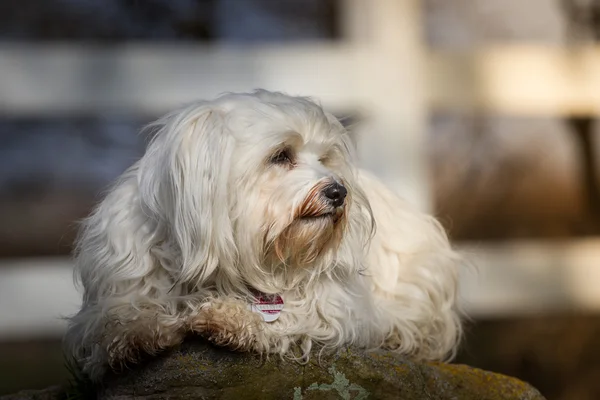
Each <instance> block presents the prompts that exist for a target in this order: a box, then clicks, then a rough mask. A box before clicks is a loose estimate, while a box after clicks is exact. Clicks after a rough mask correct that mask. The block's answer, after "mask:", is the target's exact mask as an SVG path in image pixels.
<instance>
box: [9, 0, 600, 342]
mask: <svg viewBox="0 0 600 400" xmlns="http://www.w3.org/2000/svg"><path fill="white" fill-rule="evenodd" d="M343 10H344V21H345V27H344V32H345V39H344V40H342V41H341V42H339V43H314V44H310V43H308V44H296V45H286V46H274V45H265V46H256V45H255V46H249V47H244V48H240V47H225V48H223V47H218V48H217V47H211V46H189V45H188V46H179V45H169V46H166V45H160V46H157V45H152V46H149V45H143V44H128V45H121V46H119V47H115V48H100V47H97V48H94V47H90V46H78V45H71V44H69V45H67V44H61V45H49V44H44V45H33V44H27V45H25V44H11V43H4V44H1V45H0V71H2V77H1V79H0V110H1V111H2V112H4V113H10V114H13V115H41V114H53V115H55V114H60V113H85V112H91V111H98V110H100V111H105V112H115V113H140V114H147V113H153V114H155V113H161V112H164V111H166V110H168V109H171V108H173V107H175V106H176V105H178V104H180V103H183V102H186V101H189V100H192V99H196V98H210V97H214V96H215V95H217V94H219V93H221V92H223V91H246V90H251V89H254V88H257V87H262V88H267V89H274V90H283V91H286V92H289V93H292V94H303V95H310V96H314V97H317V98H319V99H320V100H321V101H322V102H323V104H324V105H325V106H326V107H328V108H330V109H332V110H342V111H345V110H353V111H354V110H356V111H360V112H361V113H362V114H363V115H365V116H367V118H368V119H370V120H371V121H373V124H372V125H370V127H369V129H368V131H363V132H362V138H364V139H365V140H361V141H359V155H360V156H361V160H362V163H363V166H364V167H366V168H368V169H371V170H373V171H374V172H375V173H376V174H378V175H380V176H381V177H382V178H383V179H384V180H386V181H387V182H388V184H389V185H391V186H392V187H393V188H394V189H396V190H397V191H399V192H401V193H402V194H403V195H404V196H405V197H407V198H408V199H409V200H411V201H412V202H413V203H415V204H417V205H418V206H419V207H420V208H421V209H423V210H430V209H431V204H430V201H431V200H430V194H429V188H428V180H427V166H426V161H425V158H424V156H425V152H424V142H425V123H426V114H427V111H428V109H432V108H441V109H454V110H463V111H465V110H466V111H473V110H480V109H483V110H487V111H495V112H505V113H510V114H523V113H525V114H532V115H539V114H553V115H556V114H562V115H566V114H582V113H585V114H594V115H598V114H600V112H599V111H600V50H599V49H595V48H586V49H582V50H578V51H567V50H564V49H561V48H547V47H546V48H541V47H531V46H530V47H515V46H513V47H499V48H492V49H485V50H482V51H479V52H477V53H474V54H462V55H461V54H441V53H431V52H427V51H426V49H425V48H424V47H423V46H422V40H421V36H422V33H421V27H420V15H419V12H420V2H419V1H418V0H403V1H397V0H370V1H368V0H346V1H345V2H344V8H343ZM524 88H526V90H524ZM465 250H467V252H468V253H469V254H471V255H472V256H473V257H474V259H475V261H476V263H477V265H478V267H479V271H480V272H479V275H477V276H475V275H473V274H471V273H467V274H466V275H465V276H464V277H463V298H464V301H465V304H466V306H467V309H469V310H471V311H472V312H473V313H475V314H477V315H498V314H506V313H522V312H528V311H536V310H540V309H546V310H555V309H558V308H570V307H576V308H579V307H581V308H587V309H596V308H598V307H599V306H600V298H598V297H599V296H597V295H595V291H594V290H593V288H594V284H595V283H596V282H600V276H598V273H596V272H595V267H596V264H600V243H598V242H596V241H590V242H581V243H579V242H578V243H576V242H571V243H564V244H561V245H559V246H556V245H553V244H545V243H526V242H521V243H515V244H511V245H509V246H500V245H492V246H485V247H483V246H482V247H478V248H476V249H475V252H474V253H473V249H472V247H468V248H466V249H465ZM598 267H599V268H600V265H598ZM70 269H71V265H70V261H69V260H65V259H57V260H46V259H40V260H25V261H23V262H21V263H14V264H13V263H11V264H10V265H6V266H4V265H3V266H1V267H0V336H14V335H23V334H36V333H42V332H44V333H59V332H61V331H62V329H64V322H63V321H60V320H59V319H57V317H59V315H64V314H69V313H71V312H72V311H74V310H75V309H76V307H77V303H78V296H77V294H76V292H75V290H74V288H73V287H72V285H71V284H70Z"/></svg>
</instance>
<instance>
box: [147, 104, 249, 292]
mask: <svg viewBox="0 0 600 400" xmlns="http://www.w3.org/2000/svg"><path fill="white" fill-rule="evenodd" d="M159 124H160V125H161V126H160V129H159V131H158V133H157V134H156V136H155V138H154V140H153V142H152V143H151V144H150V146H149V147H148V151H147V153H146V156H145V157H144V158H143V159H142V161H141V164H140V192H141V197H142V200H143V201H144V202H145V206H146V207H148V208H149V209H150V210H151V211H152V213H153V214H156V215H158V216H159V218H161V219H164V221H163V222H164V227H165V230H166V235H167V238H168V239H167V240H170V241H172V242H174V244H175V245H176V246H177V248H178V249H177V250H178V252H179V253H180V254H179V256H180V259H179V260H177V261H175V263H176V264H177V265H175V266H173V269H174V270H173V271H172V273H174V274H176V276H174V277H173V278H174V279H175V280H176V281H178V282H180V283H184V282H186V283H190V282H193V283H197V284H201V283H202V282H205V281H206V280H207V279H208V278H209V277H210V276H211V275H212V274H213V273H214V272H215V270H216V268H217V265H219V264H222V265H223V264H229V265H232V264H233V263H234V262H235V257H236V254H237V252H236V251H235V244H234V241H233V234H232V228H231V221H230V218H229V205H230V203H229V198H230V196H229V182H228V176H229V163H230V159H231V153H232V151H233V147H234V139H233V137H232V136H231V135H230V134H229V133H228V131H227V130H226V127H225V124H224V116H223V115H222V113H221V112H220V111H219V110H215V109H213V107H211V105H208V104H204V105H195V106H191V107H188V108H187V109H185V110H183V111H180V112H178V113H176V114H173V115H170V116H167V117H166V118H165V119H163V121H159ZM157 172H158V173H157Z"/></svg>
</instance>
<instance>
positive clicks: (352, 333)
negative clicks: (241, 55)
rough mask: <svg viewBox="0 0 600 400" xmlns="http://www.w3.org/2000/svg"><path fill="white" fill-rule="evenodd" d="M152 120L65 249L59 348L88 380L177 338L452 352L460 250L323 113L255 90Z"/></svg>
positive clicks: (439, 355)
mask: <svg viewBox="0 0 600 400" xmlns="http://www.w3.org/2000/svg"><path fill="white" fill-rule="evenodd" d="M152 126H153V127H154V128H155V129H156V133H155V136H154V138H153V140H152V142H151V143H150V145H149V147H148V149H147V152H146V154H145V155H144V156H143V158H142V159H141V160H140V161H139V162H137V163H136V164H135V165H133V166H132V167H131V168H130V169H129V170H128V171H126V172H125V173H124V174H123V176H122V177H121V178H120V179H119V181H118V182H117V183H116V185H115V186H114V187H113V188H112V190H111V191H110V192H109V193H108V196H107V197H106V198H105V200H104V201H103V202H102V203H101V204H100V205H99V206H98V208H97V209H96V210H95V212H94V213H93V214H92V215H91V216H90V217H89V218H88V219H87V220H86V221H85V223H84V225H83V229H82V231H81V233H80V237H79V239H78V243H77V244H78V246H77V251H76V274H77V276H78V278H79V280H80V281H81V283H82V284H83V288H84V291H85V292H84V295H83V306H82V308H81V311H80V312H79V313H78V314H77V315H75V316H74V317H73V318H72V319H71V321H70V327H69V330H68V332H67V335H66V348H67V350H68V352H69V353H70V354H71V355H72V356H73V357H74V358H75V360H76V361H77V362H78V364H79V365H80V367H81V369H82V370H83V372H84V373H86V374H87V375H89V376H90V377H91V378H92V379H93V380H99V379H101V377H102V376H103V374H104V372H105V371H106V370H107V369H108V368H110V367H112V368H120V367H122V366H123V365H124V364H127V363H130V362H135V361H137V360H139V358H140V357H141V356H143V355H144V354H155V353H157V352H159V351H161V350H163V349H166V348H169V347H172V346H175V345H177V344H179V343H181V342H182V340H183V338H184V336H185V335H187V334H190V333H196V334H199V335H203V336H204V337H206V338H208V339H209V340H211V341H213V342H214V343H216V344H217V345H221V346H227V347H229V348H232V349H237V350H243V351H254V352H257V353H260V354H281V355H284V356H290V357H292V358H296V359H298V358H306V357H308V355H309V353H310V350H311V348H312V347H313V345H315V344H316V345H319V346H320V347H321V348H325V349H326V348H336V347H338V346H343V345H356V346H361V347H364V348H377V347H383V348H388V349H392V350H394V351H397V352H400V353H403V354H406V355H410V356H414V357H416V358H419V359H445V358H448V357H450V356H452V355H453V353H454V352H455V349H456V346H457V342H458V340H459V337H460V333H461V325H460V318H459V312H458V310H457V307H456V297H457V273H458V267H459V265H460V259H459V257H458V256H457V254H456V253H455V252H453V250H452V249H451V247H450V245H449V243H448V240H447V238H446V236H445V234H444V232H443V229H442V228H441V227H440V225H439V224H438V223H437V222H436V221H435V220H434V219H433V218H432V217H429V216H426V215H422V214H420V213H418V212H416V211H414V210H412V209H411V208H410V207H409V206H408V205H407V204H406V203H405V202H404V201H403V200H401V199H400V198H398V197H397V196H396V195H394V194H392V193H391V192H390V191H389V190H388V189H386V188H385V187H384V185H383V184H381V183H380V182H378V181H377V180H376V179H375V178H374V177H372V176H371V175H368V174H366V173H364V172H362V171H358V170H357V169H355V168H354V167H353V165H352V146H351V144H350V140H349V138H348V135H347V133H346V131H345V130H344V128H343V127H342V125H341V124H340V123H339V122H338V121H337V120H336V118H335V117H333V116H332V115H331V114H328V113H326V112H324V111H323V109H322V108H321V107H319V106H318V105H316V104H315V103H313V102H311V101H310V100H308V99H306V98H301V97H290V96H287V95H284V94H281V93H272V92H267V91H256V92H254V93H250V94H228V95H224V96H222V97H220V98H218V99H217V100H214V101H210V102H208V101H202V102H198V103H195V104H192V105H190V106H188V107H186V108H184V109H181V110H179V111H176V112H174V113H172V114H169V115H167V116H165V117H164V118H162V119H160V120H159V121H157V122H156V123H155V124H153V125H152Z"/></svg>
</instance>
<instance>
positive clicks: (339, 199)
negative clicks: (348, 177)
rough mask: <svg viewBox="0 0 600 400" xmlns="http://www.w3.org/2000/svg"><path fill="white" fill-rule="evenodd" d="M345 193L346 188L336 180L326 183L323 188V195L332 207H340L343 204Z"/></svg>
mask: <svg viewBox="0 0 600 400" xmlns="http://www.w3.org/2000/svg"><path fill="white" fill-rule="evenodd" d="M347 194H348V191H347V190H346V188H345V187H344V186H343V185H340V184H339V183H337V182H335V183H332V184H331V185H327V186H325V188H324V189H323V195H325V197H326V198H327V200H328V201H329V202H330V204H331V205H332V206H334V207H340V206H341V205H342V204H344V199H345V198H346V195H347Z"/></svg>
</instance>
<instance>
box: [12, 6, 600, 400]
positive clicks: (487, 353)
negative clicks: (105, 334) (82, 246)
mask: <svg viewBox="0 0 600 400" xmlns="http://www.w3.org/2000/svg"><path fill="white" fill-rule="evenodd" d="M598 38H600V1H596V0H527V1H523V0H3V1H2V2H0V221H1V223H0V257H1V258H0V395H1V394H4V393H8V392H13V391H17V390H20V389H24V388H32V389H33V388H42V387H45V386H48V385H51V384H56V383H61V382H64V381H65V380H66V379H67V377H68V373H67V370H66V368H65V367H64V363H63V357H62V354H61V348H60V338H61V335H62V333H63V332H64V329H65V325H66V324H65V321H64V320H63V319H62V318H63V317H64V316H67V315H69V314H72V313H74V312H75V311H76V310H77V307H78V304H79V294H78V293H77V291H76V290H75V288H74V286H73V284H72V280H71V272H72V263H71V260H70V258H69V252H70V250H71V245H72V240H73V236H74V233H75V231H76V222H77V220H79V219H80V218H82V217H84V216H85V215H86V214H87V213H88V212H89V211H90V207H92V206H93V204H94V203H95V202H97V201H98V200H99V198H101V196H102V193H103V190H104V189H105V188H106V187H107V185H108V184H109V183H110V182H111V181H112V180H114V179H115V178H116V177H117V176H118V175H119V174H120V173H121V172H122V171H123V170H124V169H125V168H127V167H128V166H129V165H130V164H132V163H133V162H134V161H135V160H136V159H137V158H139V157H140V155H141V154H142V153H143V151H144V145H145V138H144V137H143V136H141V135H138V133H137V132H138V130H139V128H140V127H141V126H142V125H143V124H145V123H148V122H150V121H151V120H153V119H155V118H156V117H158V116H159V115H161V114H162V113H164V112H166V111H169V110H171V109H173V108H175V107H177V106H178V105H179V104H181V103H184V102H186V101H190V100H193V99H198V98H212V97H214V96H216V95H218V94H219V93H222V92H224V91H248V90H251V89H254V88H266V89H271V90H281V91H286V92H288V93H290V94H300V95H310V96H314V97H316V98H318V99H320V100H321V101H322V103H323V105H324V106H325V107H326V108H328V109H329V110H330V111H332V112H334V113H335V114H336V115H339V116H340V117H344V118H350V120H351V121H352V124H353V125H355V126H356V128H355V129H354V130H353V135H354V138H355V139H356V142H357V145H358V147H359V156H360V162H361V165H362V166H364V167H365V168H368V169H370V170H372V171H373V172H374V173H375V174H377V175H379V176H380V177H381V178H382V179H384V180H385V181H386V182H387V183H388V184H389V185H390V186H392V187H393V188H394V189H396V190H397V191H399V192H400V193H401V194H403V195H404V196H405V197H407V198H408V199H409V200H411V201H412V202H414V203H415V204H416V205H417V206H418V207H419V208H421V209H422V210H425V211H428V212H432V213H434V214H435V215H436V216H438V217H439V218H440V219H441V221H442V222H443V224H444V225H445V227H446V228H447V229H448V231H449V233H450V236H451V238H452V240H453V241H454V242H455V244H456V246H457V247H458V248H459V249H460V251H462V252H464V253H465V254H466V255H467V256H468V257H469V258H470V259H471V260H472V261H473V262H474V263H475V264H476V265H477V268H478V271H477V272H474V271H466V272H465V273H464V274H463V276H462V277H461V280H462V293H461V301H462V303H463V304H464V306H465V308H466V309H467V311H468V312H469V313H470V314H471V316H472V321H471V322H469V323H468V326H467V335H466V340H465V343H464V345H463V349H462V351H461V354H460V355H459V358H458V360H457V362H461V363H468V364H470V365H472V366H476V367H480V368H485V369H488V370H492V371H496V372H501V373H504V374H508V375H513V376H516V377H519V378H521V379H523V380H526V381H528V382H530V383H531V384H533V385H534V386H536V387H537V388H538V389H540V391H541V392H542V393H543V394H544V395H545V396H546V397H547V398H548V399H550V400H551V399H560V400H563V399H564V400H579V399H582V400H583V399H590V400H591V399H598V398H600V361H599V360H600V313H599V310H600V237H599V235H600V177H599V173H600V159H599V157H600V138H599V136H598V135H599V133H598V131H599V129H600V127H598V126H597V123H596V118H597V116H598V115H600V47H599V45H598V43H596V41H597V40H598ZM355 123H356V124H355Z"/></svg>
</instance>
